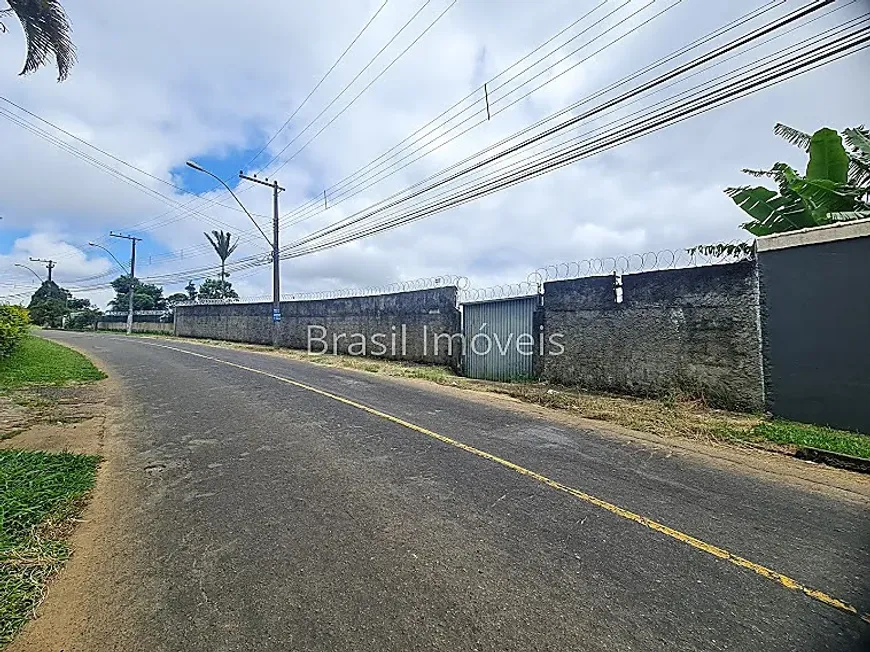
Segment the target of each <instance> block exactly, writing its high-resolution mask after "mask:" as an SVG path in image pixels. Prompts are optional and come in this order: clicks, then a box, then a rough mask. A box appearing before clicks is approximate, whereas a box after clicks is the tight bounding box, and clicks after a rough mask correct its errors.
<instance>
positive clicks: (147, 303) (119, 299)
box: [109, 274, 166, 312]
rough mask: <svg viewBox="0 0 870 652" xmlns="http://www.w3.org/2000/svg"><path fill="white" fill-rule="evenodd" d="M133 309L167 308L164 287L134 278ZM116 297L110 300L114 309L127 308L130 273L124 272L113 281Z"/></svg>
mask: <svg viewBox="0 0 870 652" xmlns="http://www.w3.org/2000/svg"><path fill="white" fill-rule="evenodd" d="M132 285H133V310H165V309H166V299H164V298H163V288H161V287H158V286H156V285H152V284H150V283H143V282H142V281H140V280H139V279H138V278H137V279H133V284H132ZM112 288H114V290H115V298H114V299H112V300H111V301H110V302H109V305H111V306H112V308H113V309H114V310H117V311H119V312H121V311H124V310H127V308H128V306H129V305H130V303H129V302H130V275H129V274H124V275H122V276H119V277H118V278H116V279H115V280H114V281H112Z"/></svg>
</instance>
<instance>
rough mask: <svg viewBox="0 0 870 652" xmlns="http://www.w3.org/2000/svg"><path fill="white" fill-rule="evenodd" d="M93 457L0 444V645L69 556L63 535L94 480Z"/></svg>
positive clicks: (29, 612) (30, 612) (25, 617)
mask: <svg viewBox="0 0 870 652" xmlns="http://www.w3.org/2000/svg"><path fill="white" fill-rule="evenodd" d="M98 464H99V458H97V457H94V456H90V455H73V454H72V453H41V452H32V451H18V450H0V649H2V648H3V647H5V646H6V645H8V644H9V642H10V641H11V640H12V638H13V637H14V636H15V634H16V633H17V632H18V630H19V629H20V628H21V627H22V626H23V625H24V623H25V622H26V621H27V620H28V618H30V617H31V616H32V615H33V612H34V610H35V609H36V607H37V606H38V605H39V603H40V601H41V599H42V597H43V594H44V590H45V582H46V580H47V579H48V577H49V576H51V575H52V574H53V573H54V572H55V571H56V570H57V569H58V568H59V567H60V566H62V565H63V563H64V561H66V559H67V558H68V557H69V554H70V551H69V547H68V546H67V544H66V543H65V541H64V539H65V538H66V537H67V536H68V535H69V531H70V528H71V526H72V524H73V522H74V519H75V518H76V517H77V516H78V515H79V514H80V513H81V511H82V509H83V508H84V504H85V500H86V498H87V496H88V493H89V492H90V490H91V489H92V488H93V486H94V480H95V478H96V472H97V465H98Z"/></svg>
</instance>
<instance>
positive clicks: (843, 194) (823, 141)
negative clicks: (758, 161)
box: [725, 124, 870, 236]
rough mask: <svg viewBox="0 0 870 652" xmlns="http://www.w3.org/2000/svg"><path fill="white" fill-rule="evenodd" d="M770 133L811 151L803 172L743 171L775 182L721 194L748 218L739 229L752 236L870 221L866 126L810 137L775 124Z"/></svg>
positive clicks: (781, 167)
mask: <svg viewBox="0 0 870 652" xmlns="http://www.w3.org/2000/svg"><path fill="white" fill-rule="evenodd" d="M774 133H776V134H777V135H779V136H782V137H783V138H785V139H786V140H787V141H788V142H790V143H792V144H793V145H796V146H798V147H801V148H802V149H804V150H805V151H807V152H808V153H809V162H808V163H807V169H806V173H805V174H804V175H800V174H799V173H798V172H797V171H796V170H795V169H793V168H792V167H790V166H789V165H786V164H785V163H776V164H774V165H773V167H772V168H771V169H769V170H749V169H745V170H743V171H744V172H745V173H747V174H749V175H752V176H754V177H768V178H771V179H773V181H774V182H775V183H776V185H777V187H778V191H775V190H771V189H769V188H766V187H764V186H754V187H752V186H742V187H739V188H726V189H725V193H726V194H727V195H728V196H729V197H731V199H733V200H734V203H736V204H737V205H738V206H739V207H740V208H741V209H743V211H744V212H745V213H747V214H748V215H749V216H750V217H751V218H752V219H751V220H750V221H748V222H746V223H744V224H742V225H741V226H742V227H743V228H744V229H746V230H747V231H749V232H750V233H752V234H753V235H755V236H762V235H770V234H772V233H781V232H783V231H793V230H796V229H805V228H809V227H813V226H821V225H824V224H831V223H833V222H837V221H845V220H854V219H860V218H862V217H870V201H868V199H870V197H868V195H870V133H868V131H867V130H866V129H865V128H864V127H857V128H854V129H847V130H845V131H844V135H845V137H846V144H847V145H848V150H847V148H846V146H844V144H843V138H842V137H841V136H840V134H838V133H837V132H836V131H834V130H833V129H829V128H827V127H826V128H823V129H819V130H818V131H817V132H816V133H814V134H813V135H812V136H811V135H809V134H806V133H803V132H801V131H798V130H797V129H793V128H792V127H788V126H787V125H782V124H777V125H776V127H775V129H774Z"/></svg>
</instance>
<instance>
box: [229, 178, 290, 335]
mask: <svg viewBox="0 0 870 652" xmlns="http://www.w3.org/2000/svg"><path fill="white" fill-rule="evenodd" d="M239 178H240V179H244V180H245V181H252V182H253V183H259V184H260V185H261V186H268V187H269V188H271V189H272V243H271V244H272V345H273V346H275V347H277V346H278V337H279V331H278V324H280V323H281V260H280V258H279V257H278V256H279V254H278V238H279V233H278V218H279V217H280V215H279V213H278V193H280V192H283V190H284V188H282V187H281V186H279V185H278V181H277V180H272V181H269V179H266V180H263V179H258V178H257V176H256V175H254V176H253V177H249V176H248V175H246V174H242V173H241V172H239Z"/></svg>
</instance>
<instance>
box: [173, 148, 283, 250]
mask: <svg viewBox="0 0 870 652" xmlns="http://www.w3.org/2000/svg"><path fill="white" fill-rule="evenodd" d="M187 166H188V167H190V168H193V169H194V170H196V171H197V172H204V173H205V174H207V175H208V176H210V177H212V178H213V179H217V180H218V182H220V183H221V185H223V187H224V188H226V189H227V192H229V193H230V194H231V195H232V196H233V199H235V200H236V203H237V204H238V205H239V206H241V207H242V210H243V211H245V214H246V215H247V216H248V217H249V218H251V222H253V223H254V226H256V227H257V231H259V232H260V234H261V235H262V236H263V237H264V238H265V239H266V242H267V243H269V246H270V247H271V246H272V241H271V240H269V236H267V235H266V233H265V232H264V231H263V229H261V228H260V225H259V224H257V220H255V219H254V216H253V215H251V213H250V211H248V209H247V208H245V205H244V204H243V203H242V200H241V199H239V198H238V197H236V193H234V192H233V189H232V188H230V187H229V185H228V184H227V182H226V181H224V180H223V179H221V178H220V177H219V176H218V175H216V174H214V173H213V172H209V171H208V170H206V169H205V168H204V167H202V166H201V165H199V164H198V163H195V162H193V161H188V162H187Z"/></svg>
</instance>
